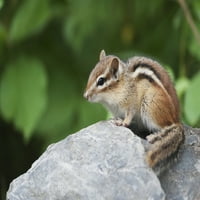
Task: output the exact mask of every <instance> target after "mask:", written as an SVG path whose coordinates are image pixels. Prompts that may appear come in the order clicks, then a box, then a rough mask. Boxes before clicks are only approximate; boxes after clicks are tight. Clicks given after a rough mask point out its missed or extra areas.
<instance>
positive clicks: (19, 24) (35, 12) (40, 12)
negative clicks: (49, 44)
mask: <svg viewBox="0 0 200 200" xmlns="http://www.w3.org/2000/svg"><path fill="white" fill-rule="evenodd" d="M49 18H50V7H49V0H24V1H23V2H22V4H21V5H20V7H19V9H18V10H17V13H16V15H15V16H14V17H13V21H12V24H11V27H10V33H9V38H10V40H11V41H19V40H23V39H25V38H27V37H28V36H31V35H32V34H34V33H37V32H39V31H40V30H41V29H42V28H43V27H44V26H45V24H46V23H47V21H48V20H49Z"/></svg>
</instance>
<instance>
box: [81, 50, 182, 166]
mask: <svg viewBox="0 0 200 200" xmlns="http://www.w3.org/2000/svg"><path fill="white" fill-rule="evenodd" d="M84 97H85V98H86V99H87V100H88V101H90V102H99V103H101V104H103V105H104V106H105V107H106V108H107V109H108V110H109V111H110V112H111V113H112V114H113V116H114V117H115V119H114V121H113V122H114V123H115V124H116V125H118V126H125V127H128V126H130V125H131V123H132V122H134V121H135V122H136V123H137V124H138V125H139V126H138V127H145V128H146V129H147V130H148V131H149V133H150V134H149V135H147V137H146V138H147V141H148V142H149V143H150V148H149V149H148V150H147V152H146V160H147V163H148V164H149V166H150V167H152V168H153V167H155V166H157V165H158V164H159V163H160V162H161V161H163V160H165V159H166V158H168V157H170V156H171V155H173V154H174V153H175V152H176V151H177V150H178V148H179V146H180V144H181V143H182V141H183V140H184V136H183V126H182V124H181V123H180V119H179V113H180V111H179V102H178V98H177V95H176V91H175V89H174V86H173V84H172V82H171V80H170V78H169V75H168V73H167V72H166V71H165V70H164V68H163V67H162V66H161V65H160V64H159V63H158V62H156V61H153V60H151V59H149V58H146V57H133V58H130V59H129V60H128V61H127V62H126V63H125V62H123V61H121V60H120V59H119V58H118V57H116V56H113V55H108V56H106V53H105V51H104V50H102V51H101V53H100V58H99V62H98V63H97V64H96V66H95V68H94V69H93V70H92V72H91V73H90V76H89V79H88V83H87V87H86V89H85V93H84ZM151 133H152V134H151Z"/></svg>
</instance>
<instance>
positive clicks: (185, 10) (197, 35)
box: [177, 0, 200, 45]
mask: <svg viewBox="0 0 200 200" xmlns="http://www.w3.org/2000/svg"><path fill="white" fill-rule="evenodd" d="M177 1H178V3H179V4H180V7H181V8H182V10H183V13H184V15H185V18H186V20H187V22H188V24H189V26H190V28H191V30H192V32H193V34H194V37H195V39H196V40H197V42H198V43H199V45H200V33H199V31H198V29H197V27H196V25H195V23H194V20H193V18H192V15H191V13H190V11H189V9H188V6H187V4H186V2H185V0H177Z"/></svg>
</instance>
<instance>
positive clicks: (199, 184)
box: [159, 127, 200, 200]
mask: <svg viewBox="0 0 200 200" xmlns="http://www.w3.org/2000/svg"><path fill="white" fill-rule="evenodd" d="M159 178H160V182H161V185H162V187H163V189H164V191H165V193H166V199H167V200H200V129H193V128H190V127H185V142H184V144H183V145H182V147H181V148H180V150H179V152H178V155H177V159H176V160H175V162H174V163H173V164H172V165H171V166H170V168H169V169H168V170H165V171H164V173H162V174H161V175H160V177H159Z"/></svg>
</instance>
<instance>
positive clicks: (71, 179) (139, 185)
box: [7, 122, 200, 200]
mask: <svg viewBox="0 0 200 200" xmlns="http://www.w3.org/2000/svg"><path fill="white" fill-rule="evenodd" d="M185 136H186V138H185V143H184V144H183V145H182V147H181V148H180V151H179V153H178V155H177V157H176V159H175V160H173V162H172V164H171V166H170V167H169V168H168V169H166V170H165V171H164V172H163V173H162V174H161V175H160V176H159V179H158V178H157V177H156V175H155V173H154V172H153V171H152V170H151V169H150V168H149V167H148V166H147V165H146V163H145V162H144V147H143V145H142V142H143V141H142V139H140V138H139V137H137V136H135V135H134V134H133V133H132V132H131V131H130V130H129V129H127V128H124V127H116V126H114V125H113V124H111V123H110V122H99V123H97V124H94V125H92V126H90V127H88V128H85V129H83V130H81V131H79V132H77V133H75V134H73V135H70V136H68V137H67V138H66V139H64V140H62V141H60V142H58V143H56V144H53V145H51V146H49V148H48V149H47V150H46V151H45V152H44V154H43V155H42V156H41V157H40V158H39V159H38V160H37V161H36V162H34V163H33V165H32V167H31V169H29V170H28V171H27V172H26V173H25V174H23V175H21V176H20V177H18V178H17V179H15V180H14V181H13V182H12V183H11V184H10V188H9V190H8V193H7V199H8V200H27V199H29V200H36V199H37V200H46V199H48V200H54V199H56V200H79V199H80V200H129V199H130V200H134V199H135V200H143V199H144V200H146V199H148V200H162V199H166V200H199V199H200V189H199V186H200V129H192V128H189V127H185ZM160 183H161V184H160ZM162 188H163V189H162Z"/></svg>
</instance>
